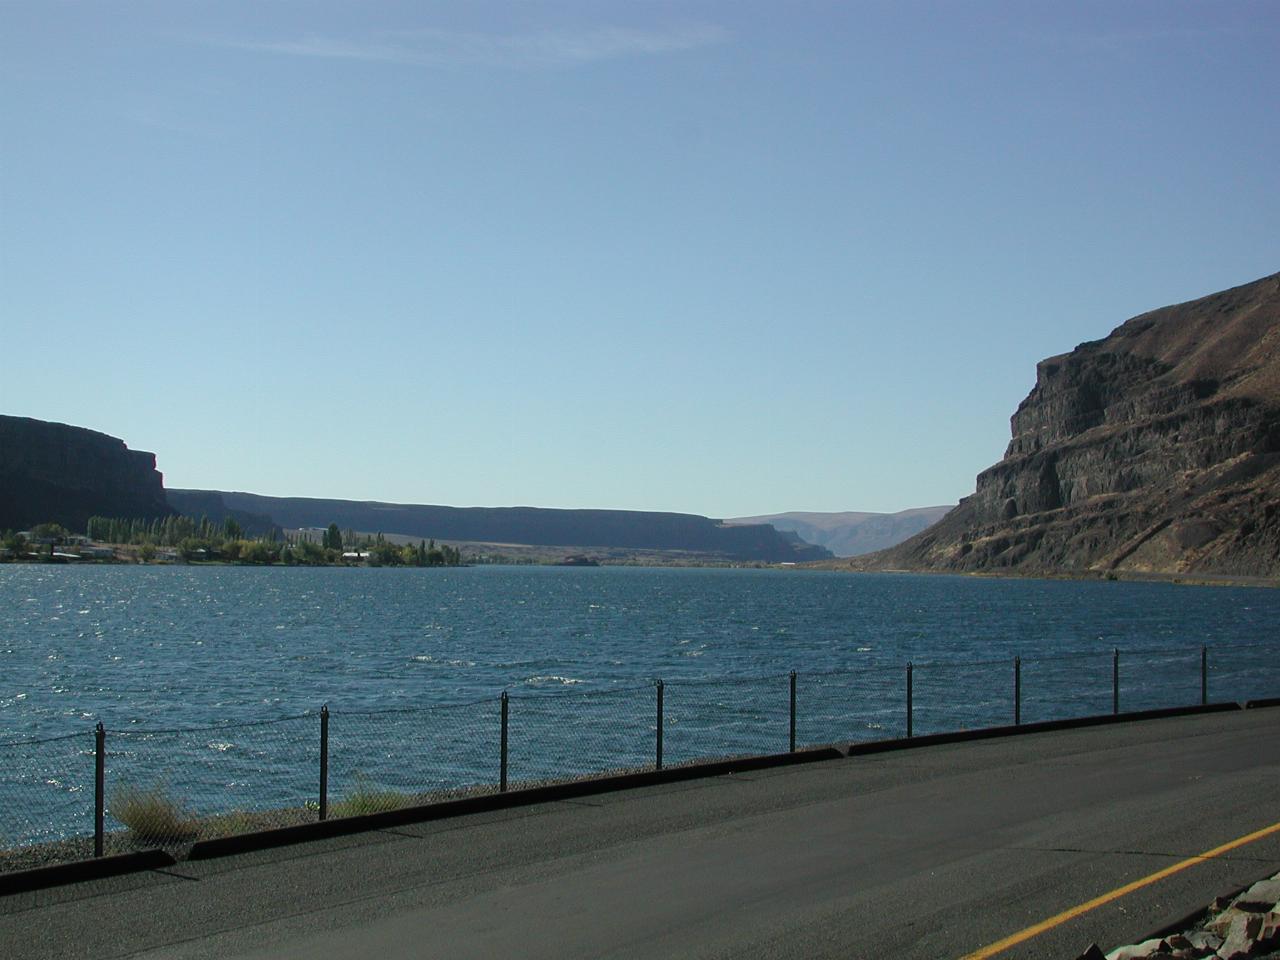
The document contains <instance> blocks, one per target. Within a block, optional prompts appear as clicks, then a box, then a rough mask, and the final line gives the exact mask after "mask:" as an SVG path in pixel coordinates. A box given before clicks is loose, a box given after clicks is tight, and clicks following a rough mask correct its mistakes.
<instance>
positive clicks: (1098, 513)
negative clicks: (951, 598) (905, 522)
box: [857, 274, 1280, 577]
mask: <svg viewBox="0 0 1280 960" xmlns="http://www.w3.org/2000/svg"><path fill="white" fill-rule="evenodd" d="M1012 433H1013V439H1012V440H1011V442H1010V443H1009V447H1008V449H1007V450H1006V452H1005V457H1004V459H1003V460H1001V461H1000V462H999V463H997V464H996V465H995V466H993V467H990V468H989V469H987V470H985V471H983V472H982V473H981V474H979V475H978V481H977V490H976V492H975V493H974V494H973V495H972V496H970V497H967V498H965V499H964V500H962V501H961V502H960V505H959V506H958V507H956V509H955V510H953V511H952V512H951V513H950V514H948V515H947V516H946V517H945V518H944V519H943V520H941V521H940V522H939V523H938V524H936V525H935V526H933V527H931V528H930V529H928V530H926V531H925V532H924V533H922V534H919V535H917V536H915V537H913V538H912V539H910V540H908V541H906V542H905V543H903V544H901V545H900V546H898V547H895V548H892V549H890V550H887V551H883V552H881V553H878V554H874V555H873V556H871V557H867V558H861V560H860V561H857V564H858V565H859V566H861V567H863V568H869V569H876V568H879V569H885V568H901V569H927V570H955V571H1001V570H1005V571H1010V572H1022V573H1054V572H1086V571H1093V572H1107V571H1130V572H1159V573H1171V574H1184V573H1205V574H1224V575H1234V576H1262V577H1275V576H1280V274H1276V275H1273V276H1270V277H1265V278H1263V279H1261V280H1257V281H1255V282H1253V283H1249V284H1246V285H1244V286H1241V287H1236V288H1234V289H1231V290H1227V291H1224V292H1222V293H1217V294H1213V295H1211V296H1208V297H1204V298H1202V299H1200V300H1194V301H1191V302H1189V303H1184V304H1179V305H1177V306H1172V307H1165V308H1163V309H1161V310H1156V311H1153V312H1151V313H1146V314H1143V315H1142V316H1139V317H1135V318H1133V319H1132V320H1129V321H1128V322H1127V323H1125V324H1123V325H1122V326H1120V327H1119V328H1117V329H1116V330H1115V331H1113V332H1112V333H1111V335H1110V336H1108V337H1106V338H1105V339H1102V340H1097V341H1094V342H1091V343H1084V344H1081V345H1080V346H1079V347H1077V348H1076V349H1075V350H1073V351H1072V352H1071V353H1068V354H1064V355H1062V356H1058V357H1052V358H1050V359H1048V360H1045V361H1042V362H1041V363H1040V364H1039V366H1038V368H1037V371H1036V385H1035V387H1034V388H1033V389H1032V391H1031V393H1030V394H1029V395H1028V396H1027V398H1026V399H1025V400H1023V402H1022V404H1021V405H1020V406H1019V407H1018V410H1017V412H1016V413H1015V414H1014V415H1013V418H1012Z"/></svg>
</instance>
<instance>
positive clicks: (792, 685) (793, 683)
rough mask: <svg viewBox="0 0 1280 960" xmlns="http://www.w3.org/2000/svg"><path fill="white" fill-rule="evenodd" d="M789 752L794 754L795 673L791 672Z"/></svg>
mask: <svg viewBox="0 0 1280 960" xmlns="http://www.w3.org/2000/svg"><path fill="white" fill-rule="evenodd" d="M791 752H792V753H795V752H796V672H795V671H794V670H792V671H791Z"/></svg>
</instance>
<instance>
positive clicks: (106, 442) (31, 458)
mask: <svg viewBox="0 0 1280 960" xmlns="http://www.w3.org/2000/svg"><path fill="white" fill-rule="evenodd" d="M172 513H173V510H171V509H170V508H169V504H168V503H167V502H166V501H165V497H164V478H163V477H162V476H161V475H160V473H159V472H158V471H157V470H156V455H155V454H154V453H146V452H144V451H142V450H130V449H129V448H128V447H126V446H125V445H124V441H123V440H118V439H116V438H115V437H109V436H107V435H106V434H105V433H98V432H97V431H96V430H86V429H85V428H84V427H73V426H69V425H68V424H65V423H50V422H48V421H45V420H33V419H30V418H29V417H7V416H0V530H23V529H26V528H28V527H32V526H34V525H35V524H37V523H46V522H52V523H60V524H62V525H63V526H64V527H67V528H68V529H70V530H83V529H84V528H85V523H86V522H87V521H88V519H89V518H90V517H92V516H95V515H97V516H103V517H119V518H135V517H136V518H144V519H151V518H154V517H165V516H169V515H170V514H172Z"/></svg>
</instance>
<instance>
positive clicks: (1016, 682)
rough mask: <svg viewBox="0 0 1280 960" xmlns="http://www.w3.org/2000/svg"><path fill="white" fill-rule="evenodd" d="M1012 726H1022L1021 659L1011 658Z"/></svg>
mask: <svg viewBox="0 0 1280 960" xmlns="http://www.w3.org/2000/svg"><path fill="white" fill-rule="evenodd" d="M1013 725H1014V726H1015V727H1018V726H1021V725H1022V658H1021V657H1014V658H1013Z"/></svg>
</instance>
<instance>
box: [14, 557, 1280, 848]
mask: <svg viewBox="0 0 1280 960" xmlns="http://www.w3.org/2000/svg"><path fill="white" fill-rule="evenodd" d="M1277 623H1280V591H1275V590H1269V589H1256V588H1235V587H1194V586H1183V585H1175V584H1165V583H1124V582H1104V581H1079V582H1077V581H1049V580H999V579H988V578H973V577H951V576H910V575H890V574H884V575H876V574H868V575H846V574H838V573H827V572H810V571H799V570H792V571H781V570H725V569H670V568H662V569H657V568H630V567H595V568H564V567H483V566H482V567H471V568H452V569H363V568H354V569H345V568H327V567H326V568H314V569H313V568H253V567H230V566H208V567H190V566H174V567H162V566H151V567H127V566H84V567H73V566H25V565H21V566H20V565H7V566H0V761H2V762H3V770H4V772H3V773H0V834H2V835H3V836H6V837H7V838H8V841H9V843H11V844H12V843H28V842H32V841H33V840H39V839H50V838H56V837H61V836H69V835H76V834H80V833H83V832H84V830H85V824H86V822H87V823H88V824H89V827H88V829H89V830H90V831H91V830H92V811H91V810H88V811H87V812H86V810H85V804H86V799H85V798H86V795H87V794H91V793H92V754H93V737H92V729H93V727H94V725H95V724H96V723H97V722H98V721H99V720H100V721H102V723H103V724H104V726H105V727H106V730H107V737H108V753H107V756H108V774H109V779H111V781H112V782H116V783H118V782H123V781H125V780H128V781H129V782H133V783H137V782H153V781H156V782H158V781H163V783H164V784H165V785H166V787H167V788H169V789H172V790H174V791H175V792H176V793H179V794H180V795H181V796H182V799H183V800H184V802H185V803H187V804H188V805H189V806H190V807H192V808H193V809H197V810H199V811H200V812H204V811H206V810H229V809H242V808H252V809H260V808H263V809H265V808H268V807H270V806H272V805H289V804H293V805H299V804H301V803H302V802H303V801H304V800H311V799H313V798H314V795H315V794H316V792H317V788H316V786H315V781H316V776H315V769H316V762H317V754H318V747H317V742H318V741H317V737H318V711H319V709H320V707H321V706H322V705H325V704H327V705H328V708H329V710H330V711H331V715H332V716H331V721H330V723H331V727H330V731H331V737H332V738H333V742H332V744H331V754H332V774H331V775H332V777H333V778H334V782H333V784H332V786H331V791H332V792H333V793H334V795H335V796H339V795H342V794H343V792H344V791H347V792H350V791H351V790H354V789H357V788H356V786H355V785H357V784H358V785H359V786H360V787H361V788H367V787H370V786H372V787H376V788H378V789H388V790H392V789H394V790H399V791H405V792H413V793H423V792H429V791H432V790H445V789H451V788H456V787H459V786H466V785H469V784H470V785H474V784H490V783H492V782H493V781H494V780H495V779H496V764H497V735H498V724H499V721H498V712H499V701H498V698H499V695H500V694H501V692H502V691H504V690H505V691H507V692H508V694H509V697H510V700H509V710H510V725H511V738H510V740H511V742H510V766H511V776H512V779H513V780H515V781H521V780H525V781H527V780H536V779H544V778H550V777H558V776H566V775H575V774H582V773H591V772H598V771H600V770H603V769H612V768H621V767H634V766H643V765H645V764H651V763H652V762H653V759H654V757H653V750H654V743H653V741H654V733H655V728H656V725H657V721H656V712H655V705H656V704H655V687H654V681H655V680H657V679H661V680H662V681H663V685H664V698H665V702H664V718H663V720H664V733H665V744H664V748H665V750H666V758H667V762H679V761H682V760H690V759H694V758H697V757H706V756H720V755H728V754H733V753H759V752H772V751H776V750H785V749H786V748H787V741H788V734H789V730H788V723H789V683H790V681H789V672H790V671H792V670H794V671H796V672H797V681H796V689H797V739H798V740H799V742H800V743H801V744H805V743H824V742H831V741H835V740H854V739H868V738H870V739H876V738H883V737H887V736H900V735H902V734H903V733H904V732H905V723H906V713H905V701H906V696H905V687H906V665H907V663H908V662H912V663H913V664H914V667H913V699H914V702H913V721H914V732H916V733H925V732H931V731H936V730H946V729H956V728H961V727H975V726H988V725H993V724H997V723H1008V722H1012V719H1013V710H1014V705H1013V700H1014V693H1013V690H1014V682H1015V681H1014V665H1013V660H1014V657H1021V658H1022V662H1021V665H1020V683H1021V702H1020V711H1021V719H1022V720H1023V721H1024V722H1027V721H1032V720H1039V719H1049V718H1055V717H1061V716H1070V715H1081V714H1086V713H1109V712H1110V711H1111V709H1112V696H1113V690H1112V670H1113V666H1114V662H1113V650H1115V649H1117V648H1118V649H1119V650H1120V651H1121V655H1120V678H1121V683H1120V698H1121V706H1122V709H1124V710H1134V709H1142V708H1147V707H1156V706H1165V705H1182V704H1189V703H1197V702H1199V699H1200V692H1201V688H1200V684H1201V673H1200V670H1201V659H1200V658H1201V647H1202V645H1207V646H1208V647H1209V656H1208V667H1209V671H1208V683H1209V696H1210V699H1211V700H1219V699H1228V698H1229V699H1233V700H1243V699H1246V698H1251V697H1252V698H1261V697H1270V696H1277V695H1280V665H1278V664H1280V657H1277V656H1276V653H1277V652H1278V651H1280V641H1277V639H1276V632H1275V627H1276V624H1277ZM58 738H62V739H58ZM29 741H45V742H43V743H32V742H29ZM6 751H7V752H6ZM86 758H88V759H87V760H86ZM88 802H89V803H90V804H91V802H92V801H91V797H90V798H89V801H88ZM5 811H9V812H8V813H6V812H5ZM14 811H17V813H15V812H14ZM86 817H88V820H87V821H86ZM6 818H7V819H8V821H9V822H3V821H5V820H6Z"/></svg>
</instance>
